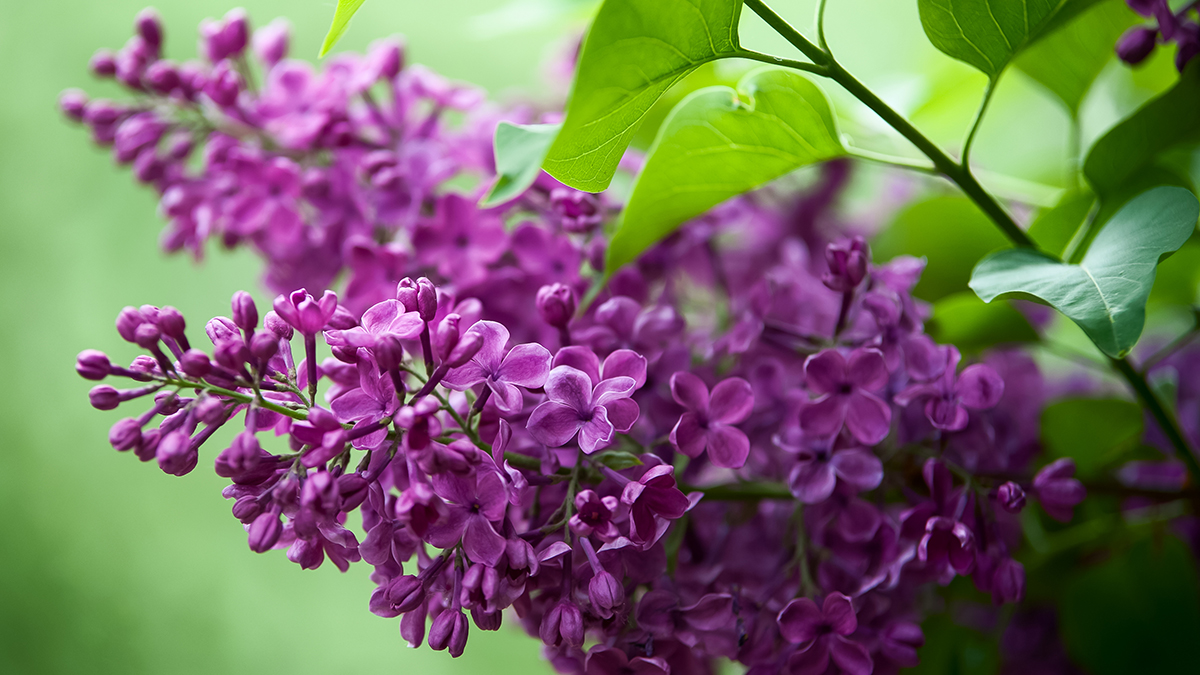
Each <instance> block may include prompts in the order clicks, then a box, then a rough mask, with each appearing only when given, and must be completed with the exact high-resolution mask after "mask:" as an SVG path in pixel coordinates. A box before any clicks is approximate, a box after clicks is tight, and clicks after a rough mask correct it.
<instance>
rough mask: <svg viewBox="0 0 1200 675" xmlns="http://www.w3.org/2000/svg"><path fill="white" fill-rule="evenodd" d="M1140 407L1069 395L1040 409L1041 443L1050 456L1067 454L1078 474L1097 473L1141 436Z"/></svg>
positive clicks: (1122, 402)
mask: <svg viewBox="0 0 1200 675" xmlns="http://www.w3.org/2000/svg"><path fill="white" fill-rule="evenodd" d="M1142 430H1143V420H1142V410H1141V408H1139V407H1138V406H1137V404H1136V403H1131V402H1129V401H1123V400H1121V399H1113V398H1102V399H1095V398H1072V399H1066V400H1064V401H1059V402H1057V403H1054V404H1053V405H1050V406H1048V407H1047V408H1046V409H1045V410H1044V411H1042V445H1043V447H1045V449H1046V452H1047V453H1048V454H1049V456H1050V457H1051V458H1054V459H1058V458H1060V457H1071V458H1073V459H1074V460H1075V466H1076V468H1077V469H1078V470H1079V475H1080V477H1084V478H1088V477H1092V476H1095V475H1097V474H1098V473H1099V472H1100V470H1101V469H1103V468H1105V467H1107V466H1109V465H1111V464H1113V463H1114V462H1115V461H1116V460H1117V459H1119V458H1120V457H1121V456H1122V455H1124V454H1125V453H1126V452H1127V451H1129V450H1130V449H1132V448H1133V447H1134V446H1135V445H1136V444H1137V441H1138V439H1139V438H1141V436H1142Z"/></svg>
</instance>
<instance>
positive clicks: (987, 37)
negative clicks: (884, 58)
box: [917, 0, 1071, 79]
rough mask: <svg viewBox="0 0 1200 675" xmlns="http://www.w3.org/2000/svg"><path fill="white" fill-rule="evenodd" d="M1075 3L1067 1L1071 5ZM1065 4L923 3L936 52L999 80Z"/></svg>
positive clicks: (1054, 0)
mask: <svg viewBox="0 0 1200 675" xmlns="http://www.w3.org/2000/svg"><path fill="white" fill-rule="evenodd" d="M1070 1H1071V0H1068V2H1070ZM1062 4H1067V3H1062V2H1060V0H918V2H917V7H918V8H919V9H920V12H921V25H922V26H923V27H924V28H925V35H926V36H928V37H929V41H930V42H932V43H933V46H934V47H937V48H938V49H940V50H941V51H942V52H943V53H945V54H946V55H947V56H950V57H953V58H956V59H958V60H959V61H963V62H965V63H967V64H969V65H971V66H974V67H975V68H977V69H979V70H981V71H983V72H984V73H985V74H986V75H987V76H988V77H991V78H993V79H994V78H996V77H998V76H999V75H1000V73H1001V71H1003V70H1004V67H1005V66H1007V65H1008V62H1009V61H1010V60H1011V59H1012V57H1013V56H1015V55H1016V54H1017V52H1019V51H1020V50H1021V48H1023V47H1024V46H1025V45H1026V44H1028V43H1029V41H1030V40H1031V39H1032V38H1034V37H1035V35H1037V33H1038V32H1039V31H1040V30H1042V29H1043V28H1044V25H1045V24H1046V23H1047V22H1048V21H1049V19H1050V18H1051V16H1052V15H1053V14H1054V12H1055V10H1057V9H1058V8H1059V6H1060V5H1062Z"/></svg>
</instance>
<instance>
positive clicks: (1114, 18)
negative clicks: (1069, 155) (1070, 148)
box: [1014, 0, 1137, 117]
mask: <svg viewBox="0 0 1200 675" xmlns="http://www.w3.org/2000/svg"><path fill="white" fill-rule="evenodd" d="M1136 18H1137V15H1136V14H1134V13H1133V12H1131V11H1129V8H1128V7H1127V6H1126V5H1125V2H1124V0H1105V1H1104V2H1101V3H1099V4H1098V6H1096V7H1093V8H1090V9H1089V10H1087V11H1086V12H1083V13H1082V14H1081V15H1080V16H1079V17H1078V18H1077V19H1075V20H1074V21H1071V22H1070V23H1067V24H1065V25H1063V26H1061V27H1060V28H1058V29H1057V30H1053V31H1050V30H1047V31H1046V34H1045V35H1044V37H1042V39H1040V40H1038V41H1037V42H1036V43H1034V44H1031V45H1030V46H1029V47H1028V48H1027V49H1026V50H1025V51H1024V52H1023V53H1022V54H1021V55H1019V56H1018V57H1017V58H1016V60H1015V61H1014V65H1016V67H1017V68H1019V69H1020V70H1021V71H1023V72H1024V73H1025V74H1026V75H1028V76H1030V77H1032V78H1033V79H1034V80H1037V82H1038V83H1040V84H1041V85H1042V86H1044V87H1045V88H1046V89H1048V90H1049V91H1050V92H1051V93H1052V94H1054V95H1055V96H1057V97H1058V99H1059V100H1061V101H1062V103H1063V105H1065V106H1066V107H1067V111H1068V112H1070V113H1071V116H1072V117H1076V116H1078V115H1079V106H1080V104H1081V103H1083V97H1084V96H1085V95H1086V94H1087V92H1088V90H1089V89H1091V86H1092V83H1093V82H1094V81H1095V80H1096V77H1097V76H1098V75H1099V74H1100V71H1101V70H1103V69H1104V66H1105V65H1107V64H1108V62H1109V61H1111V60H1112V59H1113V58H1114V52H1113V45H1114V44H1115V43H1116V41H1117V39H1118V38H1119V37H1120V36H1121V33H1122V32H1124V31H1125V29H1126V28H1128V27H1129V26H1130V25H1131V24H1132V23H1133V21H1134V20H1135V19H1136Z"/></svg>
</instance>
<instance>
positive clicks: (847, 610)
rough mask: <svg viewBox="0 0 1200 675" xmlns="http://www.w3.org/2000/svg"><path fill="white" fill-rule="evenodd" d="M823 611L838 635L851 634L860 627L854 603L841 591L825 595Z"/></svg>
mask: <svg viewBox="0 0 1200 675" xmlns="http://www.w3.org/2000/svg"><path fill="white" fill-rule="evenodd" d="M821 611H822V613H823V614H824V615H825V620H826V621H828V622H829V626H830V628H832V629H833V632H834V633H837V634H838V635H849V634H851V633H853V632H854V631H855V630H856V629H857V628H858V617H857V616H856V615H855V613H854V605H853V604H852V603H851V602H850V598H847V597H846V596H845V595H842V594H841V593H830V594H829V595H827V596H825V602H824V604H822V605H821Z"/></svg>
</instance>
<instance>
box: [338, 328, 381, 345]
mask: <svg viewBox="0 0 1200 675" xmlns="http://www.w3.org/2000/svg"><path fill="white" fill-rule="evenodd" d="M326 336H327V337H329V338H334V336H336V339H327V340H326V342H328V343H329V345H330V346H332V347H343V346H350V347H355V348H358V347H374V346H375V336H374V335H372V334H371V333H370V331H368V330H367V329H366V328H363V327H362V326H355V327H354V328H351V329H349V330H342V331H329V332H328V333H326Z"/></svg>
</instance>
